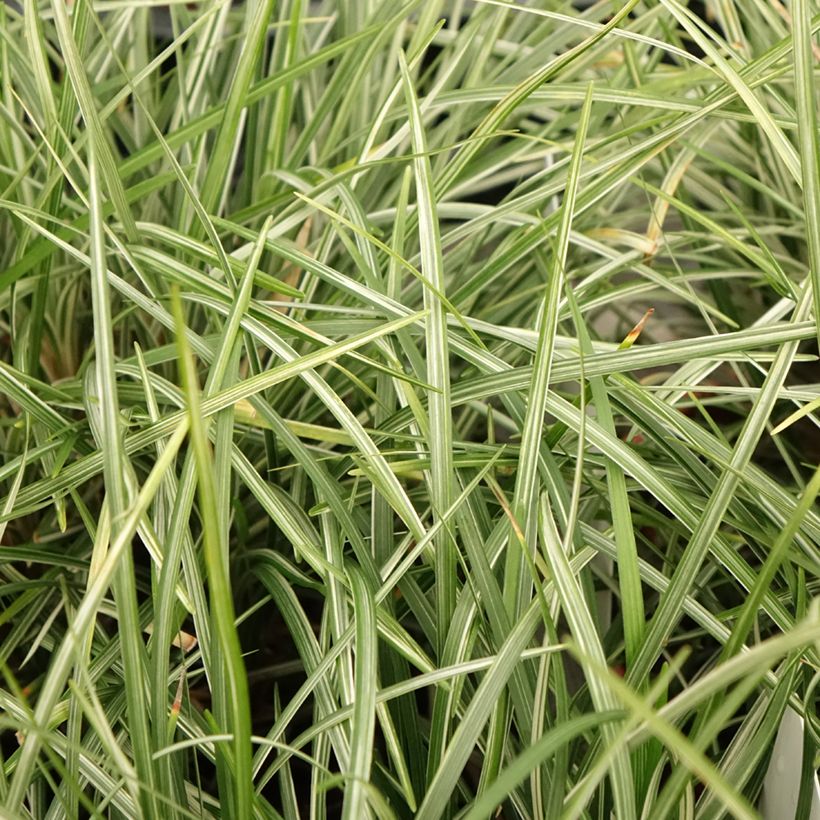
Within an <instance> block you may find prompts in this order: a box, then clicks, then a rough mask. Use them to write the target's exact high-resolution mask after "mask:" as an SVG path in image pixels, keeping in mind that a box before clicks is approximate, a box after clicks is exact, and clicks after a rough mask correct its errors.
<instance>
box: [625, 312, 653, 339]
mask: <svg viewBox="0 0 820 820" xmlns="http://www.w3.org/2000/svg"><path fill="white" fill-rule="evenodd" d="M654 312H655V308H653V307H651V308H649V310H647V311H646V313H644V315H643V316H642V317H641V320H640V322H638V324H637V325H635V327H633V328H632V330H630V331H629V333H627V334H626V338H625V339H624V341H623V345H624V347H631V346H632V345H633V344H635V341H636V340H637V338H638V336H640V335H641V331H642V330H643V329H644V327H645V326H646V323H647V322H648V321H649V317H650V316H651V315H652V314H653V313H654Z"/></svg>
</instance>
